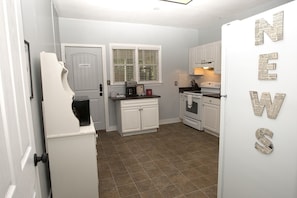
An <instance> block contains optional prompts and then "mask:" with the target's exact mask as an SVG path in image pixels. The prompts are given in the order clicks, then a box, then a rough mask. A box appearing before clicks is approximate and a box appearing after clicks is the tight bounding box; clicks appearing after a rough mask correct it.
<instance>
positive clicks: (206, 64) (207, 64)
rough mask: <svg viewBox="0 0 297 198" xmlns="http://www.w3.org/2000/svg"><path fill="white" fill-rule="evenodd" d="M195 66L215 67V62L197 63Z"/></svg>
mask: <svg viewBox="0 0 297 198" xmlns="http://www.w3.org/2000/svg"><path fill="white" fill-rule="evenodd" d="M195 68H203V69H213V68H214V62H203V63H198V64H196V65H195ZM195 68H194V69H195Z"/></svg>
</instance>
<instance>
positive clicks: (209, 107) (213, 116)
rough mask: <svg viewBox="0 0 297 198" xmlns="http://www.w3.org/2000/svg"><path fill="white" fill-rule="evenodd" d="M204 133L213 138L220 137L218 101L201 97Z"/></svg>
mask: <svg viewBox="0 0 297 198" xmlns="http://www.w3.org/2000/svg"><path fill="white" fill-rule="evenodd" d="M202 101H203V119H202V124H203V128H204V131H205V132H207V133H210V134H212V135H215V136H217V137H218V136H219V135H220V99H218V98H212V97H207V96H203V98H202Z"/></svg>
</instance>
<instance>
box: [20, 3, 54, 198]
mask: <svg viewBox="0 0 297 198" xmlns="http://www.w3.org/2000/svg"><path fill="white" fill-rule="evenodd" d="M21 3H22V17H23V26H24V38H25V40H27V41H28V42H29V43H30V55H31V68H32V82H33V96H34V97H33V99H31V109H32V114H33V125H34V135H35V144H36V152H37V154H39V155H40V154H42V153H43V152H45V144H44V132H43V124H42V109H41V98H42V91H41V77H40V59H39V53H40V52H41V51H48V52H55V46H56V47H57V48H58V49H59V48H60V47H59V45H60V44H59V34H58V32H59V29H58V28H59V26H58V17H57V15H56V12H55V11H54V10H52V3H51V0H42V1H40V0H22V1H21ZM53 13H54V21H55V22H54V24H55V25H56V27H55V28H54V27H53V20H52V19H53V17H52V16H53ZM54 35H56V36H55V37H54ZM55 38H56V40H55ZM38 171H39V178H40V187H41V196H42V197H48V195H49V191H50V184H49V172H48V167H47V165H44V164H39V165H38Z"/></svg>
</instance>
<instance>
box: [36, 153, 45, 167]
mask: <svg viewBox="0 0 297 198" xmlns="http://www.w3.org/2000/svg"><path fill="white" fill-rule="evenodd" d="M40 161H41V162H43V163H46V162H48V154H47V153H43V154H42V155H41V156H40V157H38V156H37V154H36V153H35V154H34V165H35V166H37V164H38V162H40Z"/></svg>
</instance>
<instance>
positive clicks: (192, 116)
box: [183, 82, 221, 131]
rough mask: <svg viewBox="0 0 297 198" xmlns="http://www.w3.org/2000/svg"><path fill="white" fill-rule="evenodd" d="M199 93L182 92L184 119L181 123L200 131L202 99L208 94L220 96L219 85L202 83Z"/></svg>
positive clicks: (201, 128) (201, 127)
mask: <svg viewBox="0 0 297 198" xmlns="http://www.w3.org/2000/svg"><path fill="white" fill-rule="evenodd" d="M200 87H201V91H185V92H184V96H185V98H184V102H185V104H184V117H183V123H184V124H185V125H188V126H191V127H193V128H195V129H197V130H200V131H202V130H203V126H202V97H203V95H207V94H208V95H209V94H216V95H219V94H220V87H221V84H220V83H217V82H203V83H201V84H200Z"/></svg>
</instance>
